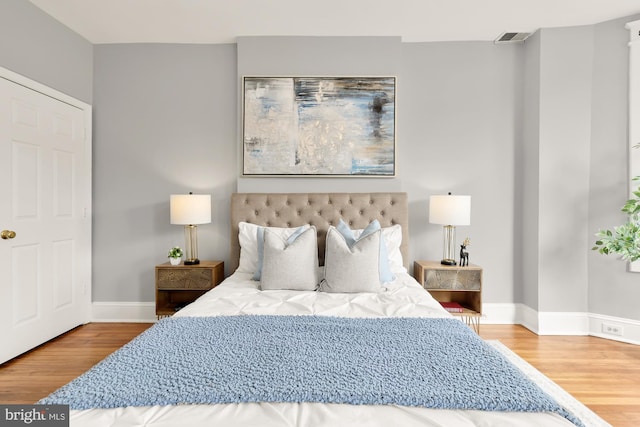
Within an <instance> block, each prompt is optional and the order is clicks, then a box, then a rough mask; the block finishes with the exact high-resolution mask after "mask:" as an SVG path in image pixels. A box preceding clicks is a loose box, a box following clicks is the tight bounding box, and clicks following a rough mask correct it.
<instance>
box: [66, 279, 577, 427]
mask: <svg viewBox="0 0 640 427" xmlns="http://www.w3.org/2000/svg"><path fill="white" fill-rule="evenodd" d="M397 276H398V277H397V279H396V280H395V281H394V282H393V283H391V284H387V286H386V288H385V290H384V291H383V292H380V293H378V294H373V293H359V294H330V293H324V292H308V291H282V290H278V291H260V290H258V282H255V281H252V280H251V274H249V273H235V274H233V275H232V276H230V277H229V278H227V279H226V280H225V281H224V282H223V283H222V284H221V285H219V286H217V287H216V288H214V289H213V290H211V291H209V292H208V293H207V294H205V295H203V296H202V297H201V298H200V299H198V301H196V302H194V303H193V304H191V305H189V306H187V307H185V308H184V309H182V310H181V311H179V312H178V313H176V316H216V315H217V316H220V315H236V314H279V315H311V314H313V315H326V316H341V317H449V316H450V314H449V313H447V312H446V311H445V310H444V309H442V307H441V306H440V305H439V304H438V303H437V302H436V301H435V300H434V299H433V298H432V297H431V296H430V295H429V294H428V293H427V292H425V291H424V290H423V289H422V287H421V286H420V285H419V284H418V283H417V282H416V281H415V280H414V279H413V278H412V277H411V276H409V275H408V274H407V273H402V274H398V275H397ZM71 425H72V426H79V427H80V426H82V427H91V426H122V427H125V426H127V427H132V426H149V427H174V426H194V427H195V426H198V427H199V426H258V425H259V426H287V427H288V426H291V427H294V426H296V427H302V426H332V427H334V426H388V425H397V426H461V427H466V426H469V427H470V426H505V427H507V426H508V427H539V426H549V427H555V426H565V427H566V426H572V425H573V424H571V423H570V422H569V421H568V420H566V419H564V418H562V417H561V416H559V415H557V414H549V413H540V414H531V413H498V412H485V411H462V410H439V409H427V408H415V407H403V406H382V405H380V406H372V405H362V406H355V405H339V404H322V403H240V404H218V405H183V406H171V407H160V406H155V407H128V408H120V409H91V410H84V411H71Z"/></svg>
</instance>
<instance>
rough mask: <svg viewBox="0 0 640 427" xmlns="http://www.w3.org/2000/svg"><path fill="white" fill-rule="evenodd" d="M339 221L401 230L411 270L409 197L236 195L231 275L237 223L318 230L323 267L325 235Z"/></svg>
mask: <svg viewBox="0 0 640 427" xmlns="http://www.w3.org/2000/svg"><path fill="white" fill-rule="evenodd" d="M340 218H342V219H343V220H344V221H346V222H347V223H348V224H349V226H350V227H352V228H365V227H366V226H367V225H368V224H369V222H370V221H372V220H373V219H378V220H379V221H380V224H381V225H382V226H383V227H388V226H390V225H394V224H400V225H401V226H402V246H401V247H400V251H401V252H402V255H403V259H404V264H405V267H407V268H408V266H409V264H410V263H409V234H408V233H409V231H408V225H409V218H408V203H407V194H406V193H234V194H233V195H232V196H231V256H230V261H229V268H230V270H229V271H231V272H233V271H235V269H236V268H237V267H238V261H239V258H240V244H239V242H238V223H239V222H240V221H245V222H252V223H255V224H259V225H266V226H269V227H298V226H300V225H304V224H311V225H313V226H315V227H316V229H317V230H318V256H319V258H320V263H321V264H323V263H324V247H325V235H326V232H327V229H328V228H329V226H331V225H334V226H335V225H337V224H338V222H339V220H340Z"/></svg>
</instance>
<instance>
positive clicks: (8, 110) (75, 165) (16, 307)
mask: <svg viewBox="0 0 640 427" xmlns="http://www.w3.org/2000/svg"><path fill="white" fill-rule="evenodd" d="M85 117H87V115H86V112H85V111H84V110H83V109H81V108H79V107H76V106H73V105H70V104H69V103H67V102H62V101H60V100H58V99H55V98H53V97H51V96H47V95H44V94H43V93H40V92H38V91H35V90H31V89H28V88H26V87H24V86H23V85H18V84H15V83H13V82H11V81H9V80H7V79H5V78H0V182H6V183H8V184H9V185H5V186H2V187H0V199H1V200H3V201H6V202H7V203H2V204H0V229H2V230H4V229H7V230H12V231H15V233H16V236H15V238H13V239H6V240H5V239H3V240H0V272H3V273H4V274H2V275H1V276H0V277H2V278H1V279H0V280H1V281H0V301H10V304H9V307H6V306H5V309H4V310H0V341H1V342H2V343H3V345H2V346H0V363H2V362H4V361H6V360H8V359H10V358H12V357H15V356H16V355H18V354H20V353H23V352H25V351H27V350H29V349H31V348H33V347H35V346H37V345H39V344H41V343H43V342H45V341H47V340H49V339H51V338H53V337H55V336H57V335H59V334H61V333H63V332H66V331H67V330H69V329H71V328H73V327H75V326H77V325H79V324H82V323H86V322H87V321H88V320H89V313H90V304H91V301H90V293H89V292H88V286H89V283H90V282H89V281H90V275H91V271H90V250H91V222H90V221H91V220H90V218H88V217H87V215H86V214H85V212H87V211H89V208H90V201H91V198H90V179H91V174H90V171H91V167H90V161H91V159H90V140H89V139H88V138H86V137H85V128H86V126H87V124H86V120H87V119H86V118H85ZM87 181H89V185H87ZM87 254H88V255H87ZM87 266H89V267H87ZM5 343H6V344H7V345H5Z"/></svg>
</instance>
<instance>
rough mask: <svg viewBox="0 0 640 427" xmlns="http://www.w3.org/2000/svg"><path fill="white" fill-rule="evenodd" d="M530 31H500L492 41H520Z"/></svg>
mask: <svg viewBox="0 0 640 427" xmlns="http://www.w3.org/2000/svg"><path fill="white" fill-rule="evenodd" d="M530 35H531V33H502V34H500V36H498V38H497V39H495V40H494V43H496V44H497V43H522V42H523V41H525V40H526V39H527V37H529V36H530Z"/></svg>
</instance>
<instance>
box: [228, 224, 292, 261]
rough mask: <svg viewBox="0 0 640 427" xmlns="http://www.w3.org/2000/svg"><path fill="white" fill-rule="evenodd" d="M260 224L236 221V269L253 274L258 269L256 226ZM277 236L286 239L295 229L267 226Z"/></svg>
mask: <svg viewBox="0 0 640 427" xmlns="http://www.w3.org/2000/svg"><path fill="white" fill-rule="evenodd" d="M259 227H261V226H260V225H256V224H251V223H249V222H239V223H238V241H239V242H240V262H239V263H238V269H237V270H236V271H238V272H241V273H251V274H254V273H255V272H256V270H257V269H258V228H259ZM267 228H268V229H270V230H272V231H274V232H275V233H277V234H278V235H279V236H281V237H283V238H284V239H287V238H288V237H289V236H291V235H292V234H293V233H294V232H295V231H296V230H297V227H294V228H280V227H267Z"/></svg>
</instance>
